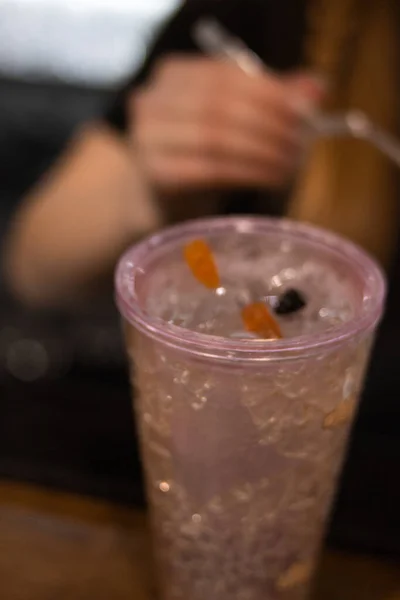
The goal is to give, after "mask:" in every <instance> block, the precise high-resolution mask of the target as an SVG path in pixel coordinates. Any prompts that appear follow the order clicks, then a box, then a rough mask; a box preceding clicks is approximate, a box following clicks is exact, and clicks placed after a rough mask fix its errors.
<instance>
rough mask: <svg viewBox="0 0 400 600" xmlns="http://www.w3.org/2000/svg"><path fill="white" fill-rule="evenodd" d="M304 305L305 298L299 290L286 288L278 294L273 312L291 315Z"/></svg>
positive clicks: (305, 303)
mask: <svg viewBox="0 0 400 600" xmlns="http://www.w3.org/2000/svg"><path fill="white" fill-rule="evenodd" d="M306 305H307V302H306V299H305V297H304V296H303V294H302V293H301V292H299V291H298V290H295V289H292V290H287V291H286V292H284V293H283V294H282V295H281V296H279V298H278V303H277V305H276V307H275V312H276V314H277V315H291V314H293V313H295V312H298V311H299V310H301V309H302V308H304V307H305V306H306Z"/></svg>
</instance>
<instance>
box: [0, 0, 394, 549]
mask: <svg viewBox="0 0 400 600" xmlns="http://www.w3.org/2000/svg"><path fill="white" fill-rule="evenodd" d="M228 1H229V0H228ZM176 4H177V2H176V1H175V0H146V1H143V0H0V236H2V234H3V233H4V231H5V227H6V224H7V222H8V219H9V218H10V215H11V214H12V212H13V210H14V208H15V207H16V205H17V204H18V202H19V201H20V199H21V197H22V195H23V194H24V193H25V192H26V191H27V190H28V189H29V188H30V186H32V184H33V183H34V182H35V181H37V179H38V178H39V177H40V176H41V174H43V173H44V172H45V171H46V169H47V168H48V167H49V165H50V164H52V163H53V162H54V160H55V159H56V158H57V156H58V155H59V154H60V153H61V152H62V150H63V148H64V147H65V145H66V143H67V141H68V140H69V138H70V136H71V134H72V132H73V131H74V129H75V128H76V127H77V125H78V124H79V123H81V122H85V121H87V120H89V119H92V118H93V117H95V116H96V115H97V114H101V112H102V111H103V110H104V108H105V106H106V105H107V103H108V101H109V99H110V98H111V96H112V94H113V93H114V91H115V90H116V89H118V87H119V86H120V84H121V81H123V80H124V79H125V77H127V76H128V75H131V74H132V71H133V70H134V69H135V68H137V67H138V66H139V65H140V64H141V61H142V60H143V57H144V54H145V51H146V47H147V45H148V43H149V41H150V39H151V38H152V37H153V36H154V34H155V32H156V31H157V29H158V27H159V26H160V24H161V23H162V22H163V20H164V19H165V18H166V16H167V15H168V14H169V12H170V11H171V10H172V9H173V8H174V7H175V5H176ZM395 287H396V286H395ZM399 299H400V294H399V291H396V289H393V290H392V295H391V300H390V305H391V307H392V308H391V309H389V312H390V310H391V314H393V313H397V310H398V309H397V307H398V306H399V303H398V300H399ZM388 323H389V320H388V321H387V322H386V323H385V324H384V326H383V328H382V333H381V339H380V341H379V344H378V348H377V351H376V353H375V358H374V362H373V371H374V373H375V376H374V377H373V383H370V384H369V385H368V386H367V392H366V395H365V399H364V403H363V408H362V411H361V415H360V419H359V422H358V424H357V428H356V432H355V437H354V441H353V445H352V451H351V455H350V458H349V461H348V464H347V467H346V471H345V475H344V480H343V485H342V491H341V493H340V497H339V502H338V506H337V510H336V514H335V518H334V522H333V525H332V530H331V534H330V539H331V543H334V544H337V545H340V546H344V547H346V548H347V547H348V548H357V549H362V550H368V551H374V552H381V553H396V552H400V520H399V510H398V507H399V506H400V491H399V489H400V488H399V483H398V472H399V471H398V469H399V464H400V408H399V406H400V404H399V402H398V390H400V370H399V369H398V366H397V357H398V356H399V350H398V343H399V340H398V338H397V337H396V331H398V329H397V330H396V329H393V327H392V325H391V323H392V321H390V324H389V325H388ZM389 338H390V340H389ZM388 340H389V344H390V347H391V348H392V350H393V354H392V361H391V362H390V361H389V362H390V364H388V360H387V355H386V354H384V353H382V352H381V351H380V348H381V347H383V345H385V347H387V345H388ZM383 371H384V372H385V376H384V378H383V379H380V378H379V373H380V372H383ZM125 374H126V372H125V360H124V352H123V345H122V341H121V335H120V329H119V322H118V318H117V315H116V310H115V309H114V307H113V305H112V302H111V300H110V299H105V300H104V302H103V303H101V302H99V305H98V306H96V308H95V309H94V308H93V309H91V310H90V312H87V313H79V314H78V313H74V314H70V313H68V314H66V313H64V314H60V313H53V314H50V313H49V312H46V313H35V312H29V311H27V310H26V309H23V308H22V307H20V306H18V305H17V304H16V303H15V302H14V301H13V300H12V299H11V298H10V297H8V295H7V292H6V290H5V288H4V285H3V284H2V283H0V477H1V478H3V480H8V481H10V480H13V481H18V482H29V483H34V484H38V485H42V486H47V487H48V488H51V489H55V490H62V491H66V492H74V493H79V494H82V495H89V496H92V497H95V498H103V499H107V500H111V501H116V502H118V503H122V504H127V505H138V504H141V503H142V502H143V495H142V486H141V475H140V467H139V460H138V453H137V447H136V436H135V432H134V427H133V423H132V411H131V406H130V398H129V387H128V379H127V377H125ZM371 381H372V379H371Z"/></svg>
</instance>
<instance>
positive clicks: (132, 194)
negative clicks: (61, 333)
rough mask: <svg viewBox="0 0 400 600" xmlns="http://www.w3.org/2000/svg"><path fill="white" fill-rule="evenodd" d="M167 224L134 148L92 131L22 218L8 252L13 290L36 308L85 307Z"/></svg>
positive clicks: (101, 131) (16, 223)
mask: <svg viewBox="0 0 400 600" xmlns="http://www.w3.org/2000/svg"><path fill="white" fill-rule="evenodd" d="M162 224H163V218H162V216H161V213H160V211H159V209H158V206H157V204H156V203H155V202H154V201H153V199H152V198H151V196H150V194H149V192H148V190H147V188H146V186H145V185H144V184H143V182H142V180H141V176H140V172H139V169H138V167H137V165H135V164H134V160H133V157H131V156H130V153H129V152H128V149H127V147H125V146H124V143H123V142H122V141H120V140H119V139H118V138H117V137H116V136H115V135H114V134H113V133H111V132H110V131H108V130H107V129H106V128H103V127H91V128H90V129H88V130H87V131H85V132H83V133H82V134H81V135H80V137H79V139H77V140H76V141H75V143H74V144H73V145H72V147H71V149H70V151H69V152H68V153H67V155H66V156H65V158H64V159H63V161H62V162H61V163H60V164H59V165H58V166H57V167H56V168H55V170H54V171H53V172H52V173H51V174H50V175H49V176H48V177H47V178H46V180H44V181H43V182H42V183H41V184H40V185H39V186H38V187H37V188H36V189H35V190H34V191H33V193H32V194H31V195H30V197H29V198H28V199H27V200H26V201H25V202H24V204H23V205H22V208H21V209H20V210H19V212H18V213H17V214H16V216H15V219H14V222H13V224H12V226H11V228H10V232H9V236H8V240H7V243H6V247H5V253H4V256H5V267H6V273H7V275H8V279H9V283H10V287H11V288H12V290H14V292H15V293H16V295H17V296H18V297H20V298H21V299H22V300H24V301H26V302H28V303H30V304H39V305H65V304H70V303H73V302H79V301H80V300H83V299H85V298H87V297H88V296H89V295H90V294H91V293H93V292H96V291H97V290H98V288H99V286H101V285H102V284H103V282H104V281H105V280H106V279H107V278H109V277H110V276H111V273H112V270H113V268H114V265H115V262H116V261H117V259H118V257H119V255H120V254H121V253H122V252H123V251H124V249H125V248H126V247H127V246H128V245H129V244H130V243H132V242H133V241H134V240H135V239H138V238H139V237H140V236H142V235H144V234H146V233H148V232H149V231H152V230H154V229H156V228H158V227H159V226H161V225H162Z"/></svg>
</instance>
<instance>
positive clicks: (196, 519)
mask: <svg viewBox="0 0 400 600" xmlns="http://www.w3.org/2000/svg"><path fill="white" fill-rule="evenodd" d="M192 521H193V523H194V524H195V525H200V523H201V521H202V519H201V515H198V514H195V515H193V516H192Z"/></svg>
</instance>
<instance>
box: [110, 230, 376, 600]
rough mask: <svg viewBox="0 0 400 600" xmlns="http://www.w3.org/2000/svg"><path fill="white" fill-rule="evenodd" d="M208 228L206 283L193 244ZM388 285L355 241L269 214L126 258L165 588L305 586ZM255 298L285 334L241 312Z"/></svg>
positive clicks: (135, 370)
mask: <svg viewBox="0 0 400 600" xmlns="http://www.w3.org/2000/svg"><path fill="white" fill-rule="evenodd" d="M198 239H201V240H206V242H207V244H208V245H209V247H210V248H211V250H212V254H213V256H214V259H215V263H216V265H217V267H218V272H219V274H220V281H218V283H217V284H215V285H214V286H211V288H212V289H210V287H207V286H206V285H202V284H201V283H200V282H199V281H198V280H197V279H196V277H194V276H193V273H192V272H191V269H190V268H189V266H188V264H187V262H185V259H184V248H185V247H186V246H187V244H189V243H190V242H191V241H193V240H198ZM216 286H217V287H216ZM384 288H385V285H384V281H383V277H382V274H381V272H380V270H379V268H378V267H377V266H376V265H375V263H374V262H373V261H372V260H371V259H370V258H369V257H368V256H366V255H365V254H364V253H363V252H362V251H361V250H359V249H358V248H356V247H355V246H353V245H352V244H351V243H349V242H347V241H344V240H343V239H341V238H337V237H336V236H334V235H332V234H329V233H327V232H324V231H320V230H318V229H314V228H312V227H309V226H306V225H300V224H295V223H291V222H288V221H280V220H277V221H276V220H269V219H263V218H260V219H256V218H229V219H215V220H209V221H197V222H192V223H188V224H184V225H181V226H178V227H175V228H172V229H169V230H167V231H165V232H162V233H160V234H158V235H156V236H154V237H153V238H151V239H149V240H146V241H145V242H143V243H141V244H139V245H138V246H136V247H134V248H133V249H131V250H130V251H128V253H127V254H126V255H125V257H124V258H123V259H122V261H121V263H120V265H119V268H118V272H117V296H118V303H119V307H120V310H121V313H122V315H123V316H124V319H125V323H126V332H127V342H128V351H129V356H130V359H131V363H132V376H133V380H134V383H135V387H136V389H137V396H136V398H135V409H136V413H137V418H138V422H139V427H140V433H141V441H142V451H143V458H144V465H145V471H146V479H147V490H148V497H149V501H150V507H151V516H152V525H153V533H154V542H155V543H154V547H155V553H156V559H157V562H158V568H159V578H160V597H161V598H162V599H163V600H207V599H210V600H211V599H212V600H232V599H233V598H235V600H285V599H288V600H289V599H290V600H303V599H304V598H307V594H308V593H309V589H310V584H311V581H312V576H313V572H314V569H315V565H316V560H317V557H318V552H319V549H320V545H321V541H322V539H323V535H324V529H325V524H326V521H327V517H328V515H329V511H330V508H331V503H332V500H333V497H334V492H335V487H336V483H337V479H338V475H339V473H340V469H341V465H342V461H343V458H344V454H345V450H346V443H347V440H348V437H349V432H350V428H351V425H352V422H353V419H354V416H355V414H356V412H357V405H358V400H359V395H360V391H361V388H362V384H363V378H364V373H365V369H366V366H367V362H368V357H369V352H370V348H371V344H372V341H373V337H374V332H375V329H376V326H377V324H378V322H379V319H380V317H381V313H382V305H383V300H384ZM252 303H258V304H261V303H262V304H263V305H265V307H267V308H268V310H269V311H270V312H271V315H273V318H274V319H276V322H277V323H278V325H279V329H280V331H281V334H282V339H276V337H272V338H271V339H266V338H265V336H259V335H257V333H256V332H254V331H251V330H249V329H248V328H246V327H245V326H244V322H243V309H244V308H245V307H247V306H249V305H251V304H252Z"/></svg>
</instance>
